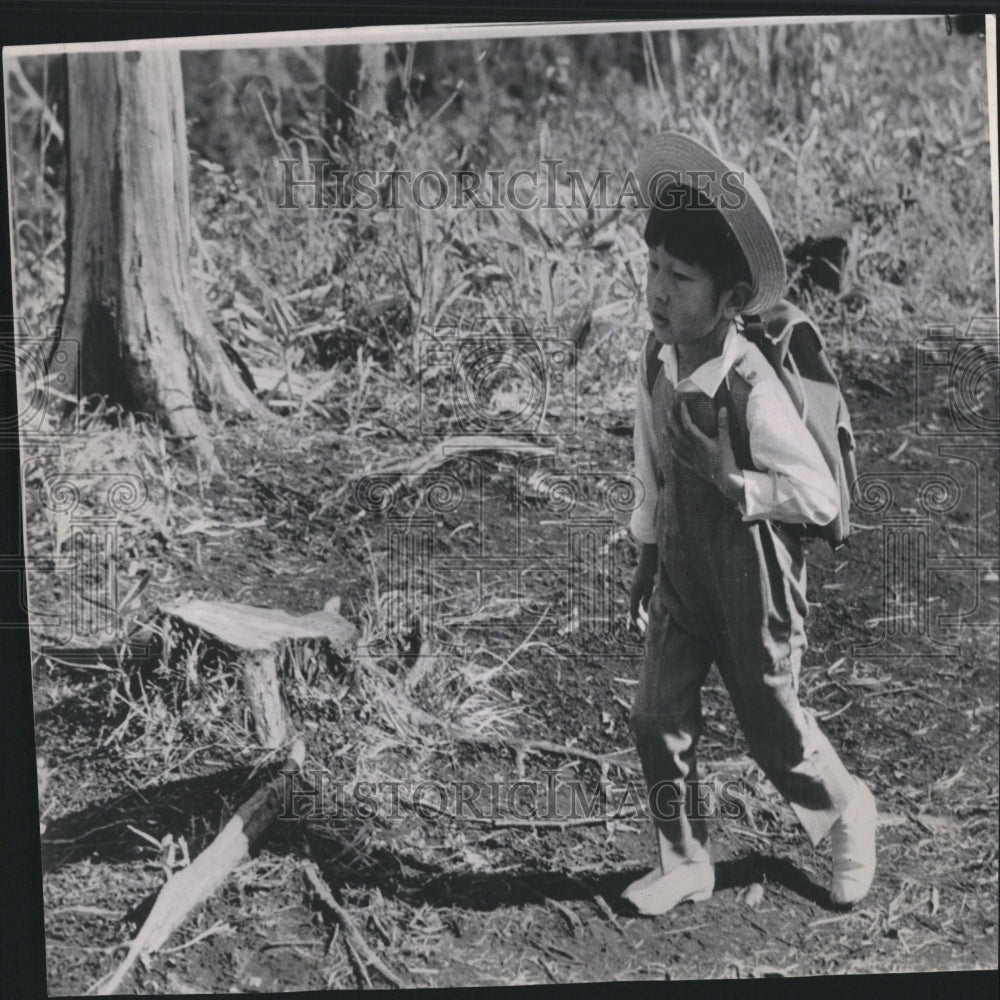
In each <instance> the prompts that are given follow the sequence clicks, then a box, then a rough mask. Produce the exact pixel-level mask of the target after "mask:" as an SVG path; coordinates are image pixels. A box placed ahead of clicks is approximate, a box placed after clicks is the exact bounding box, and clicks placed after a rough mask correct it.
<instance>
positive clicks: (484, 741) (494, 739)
mask: <svg viewBox="0 0 1000 1000" xmlns="http://www.w3.org/2000/svg"><path fill="white" fill-rule="evenodd" d="M408 712H409V714H410V717H411V718H413V719H414V721H416V722H423V723H427V724H432V725H435V726H437V727H438V728H440V729H443V730H444V731H445V732H446V733H447V734H448V735H449V736H450V737H451V738H452V739H453V740H456V741H459V742H462V743H474V744H478V745H480V746H492V747H508V748H511V749H513V750H516V751H520V752H521V753H552V754H558V755H560V756H562V757H576V758H577V759H579V760H589V761H591V762H592V763H594V764H600V765H605V764H607V765H610V766H612V767H617V768H619V769H620V770H622V771H626V772H627V771H628V768H626V767H624V766H623V765H622V764H621V763H620V762H618V761H614V760H611V759H610V755H604V754H598V753H591V752H590V751H589V750H577V749H576V748H575V747H570V746H566V744H565V743H553V742H551V741H550V740H519V739H504V738H503V737H502V736H490V735H488V734H483V733H472V732H469V731H468V730H465V729H459V728H457V727H456V726H450V725H449V724H448V723H447V722H442V721H441V719H436V718H435V717H434V716H433V715H431V714H430V713H429V712H425V711H423V709H420V708H417V707H416V706H414V707H413V708H409V707H408Z"/></svg>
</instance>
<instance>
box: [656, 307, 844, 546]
mask: <svg viewBox="0 0 1000 1000" xmlns="http://www.w3.org/2000/svg"><path fill="white" fill-rule="evenodd" d="M743 336H744V337H746V338H747V340H749V341H750V342H751V343H752V344H755V345H756V346H757V348H758V349H759V350H760V352H761V353H762V354H763V355H764V357H765V358H767V360H768V362H769V364H770V365H771V367H772V368H773V369H774V370H775V372H777V374H778V377H779V378H780V379H781V384H782V385H783V386H784V387H785V389H786V390H787V391H788V395H789V396H791V398H792V402H793V403H794V404H795V408H796V409H797V410H798V411H799V415H800V416H801V417H802V421H803V423H804V424H805V425H806V428H807V429H808V430H809V432H810V434H812V436H813V438H814V439H815V441H816V444H817V445H818V446H819V450H820V453H821V454H822V455H823V458H824V459H825V460H826V464H827V466H828V467H829V469H830V472H831V473H832V475H833V479H834V482H835V483H836V484H837V487H838V490H839V492H840V508H839V511H838V513H837V515H836V516H835V517H834V519H833V520H832V521H831V522H830V523H829V524H824V525H819V524H789V525H786V527H787V528H788V529H789V530H790V531H791V532H792V533H793V534H795V535H796V536H797V537H799V538H825V539H826V541H827V542H828V543H829V544H830V547H831V548H832V549H834V550H837V549H839V548H840V547H841V546H842V545H844V543H845V542H846V541H847V539H848V537H849V536H850V533H851V519H850V508H851V490H852V488H853V487H854V483H855V482H856V480H857V478H858V472H857V465H856V464H855V460H854V433H853V431H852V430H851V416H850V413H848V410H847V402H846V400H845V399H844V397H843V394H842V393H841V391H840V384H839V383H838V381H837V376H836V375H835V374H834V371H833V367H832V366H831V364H830V359H829V357H828V356H827V354H826V352H825V350H824V345H823V338H822V337H821V336H820V333H819V330H818V329H817V328H816V324H815V323H814V322H813V321H812V320H811V319H810V318H809V317H808V316H807V315H806V314H805V313H804V312H803V311H802V310H801V309H799V308H798V307H797V306H795V305H793V304H792V303H791V302H788V301H786V300H784V299H782V301H780V302H779V303H778V304H777V305H776V306H774V307H773V308H771V309H768V310H767V311H766V312H764V313H762V314H760V315H748V316H744V317H743ZM659 346H660V345H659V342H658V341H657V340H656V338H655V337H654V336H653V335H652V334H650V335H649V339H648V340H647V342H646V385H647V387H648V389H649V391H650V393H652V391H653V384H654V383H655V382H656V377H657V375H658V374H659V372H660V369H661V368H662V366H663V362H662V361H661V360H660V358H659V356H658V355H659ZM715 402H716V408H717V409H718V408H719V407H721V406H726V407H727V408H728V411H729V412H730V413H732V414H734V415H735V414H736V409H735V408H734V407H733V404H732V396H731V395H730V391H729V385H728V375H727V377H726V380H725V381H723V383H722V385H721V386H720V387H719V394H718V395H717V396H716V400H715ZM742 416H743V415H742V414H739V416H738V417H737V419H733V420H730V422H729V427H730V437H731V438H732V439H733V452H734V454H735V455H736V457H737V459H738V460H740V462H741V465H743V467H744V468H753V463H752V459H751V456H750V454H749V442H748V441H747V440H746V438H747V435H746V429H745V420H744V419H739V417H742Z"/></svg>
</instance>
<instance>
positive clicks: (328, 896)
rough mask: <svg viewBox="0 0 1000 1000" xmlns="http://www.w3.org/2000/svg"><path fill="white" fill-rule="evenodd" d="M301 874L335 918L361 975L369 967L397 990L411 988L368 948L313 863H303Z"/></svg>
mask: <svg viewBox="0 0 1000 1000" xmlns="http://www.w3.org/2000/svg"><path fill="white" fill-rule="evenodd" d="M302 872H303V874H304V875H305V877H306V881H307V882H308V883H309V885H310V886H311V887H312V890H313V892H315V893H316V895H317V896H318V897H319V900H320V902H321V903H322V904H323V905H324V906H325V907H326V908H327V909H328V910H329V911H330V912H331V913H332V914H333V915H334V917H336V919H337V923H338V924H340V926H341V929H342V930H343V932H344V937H345V939H346V941H347V944H348V945H349V946H350V947H351V948H352V949H353V951H354V954H355V956H356V957H357V958H358V959H359V966H360V968H361V972H362V975H365V976H367V973H365V970H364V967H365V966H366V965H369V966H371V967H372V968H373V969H375V971H376V972H378V974H379V975H380V976H382V977H383V978H384V979H385V980H386V981H387V982H390V983H392V985H393V986H395V987H396V988H397V989H408V988H411V986H412V984H410V983H407V982H406V981H405V980H404V979H402V978H401V977H400V976H399V975H397V974H396V973H395V972H393V971H392V969H390V968H389V966H387V965H386V964H385V962H383V961H382V959H381V958H379V957H378V955H376V954H375V953H374V952H373V951H372V950H371V948H369V947H368V943H367V942H366V941H365V939H364V938H363V937H362V936H361V934H360V933H359V931H358V929H357V928H356V927H355V926H354V921H353V920H351V917H350V915H349V914H348V912H347V910H345V909H344V908H343V907H342V906H341V905H340V903H338V902H337V900H336V897H335V896H334V895H333V892H332V891H331V890H330V887H329V886H328V885H327V884H326V880H325V879H324V878H323V876H322V874H320V871H319V869H318V868H317V867H316V864H315V862H313V861H303V862H302ZM369 985H370V984H369Z"/></svg>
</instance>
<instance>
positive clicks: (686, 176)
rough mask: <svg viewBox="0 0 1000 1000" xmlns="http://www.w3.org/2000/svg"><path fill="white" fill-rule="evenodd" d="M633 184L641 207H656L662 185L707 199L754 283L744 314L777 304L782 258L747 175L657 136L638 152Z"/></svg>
mask: <svg viewBox="0 0 1000 1000" xmlns="http://www.w3.org/2000/svg"><path fill="white" fill-rule="evenodd" d="M636 180H637V181H638V182H639V188H640V191H641V193H642V197H643V198H644V199H645V204H646V205H647V206H649V207H652V206H653V205H654V204H658V203H659V197H658V193H659V191H660V190H662V188H663V187H664V186H666V185H667V184H670V183H673V184H683V185H689V186H690V187H692V188H694V189H696V190H703V191H705V192H706V193H707V194H708V197H709V199H710V200H711V202H712V203H713V205H714V206H715V207H716V208H717V209H718V211H719V213H720V214H721V215H722V217H723V218H724V219H725V220H726V223H727V224H728V226H729V228H730V229H731V230H732V231H733V235H734V236H735V237H736V241H737V243H739V245H740V249H741V250H742V251H743V254H744V256H745V257H746V259H747V264H748V265H749V267H750V273H751V275H752V276H753V279H754V287H753V296H752V298H751V300H750V301H749V302H748V303H747V305H746V306H745V307H744V310H743V311H744V312H746V313H757V312H762V311H763V310H765V309H769V308H770V307H771V306H774V305H777V303H778V302H779V301H780V299H781V297H782V295H783V294H784V291H785V283H786V277H785V257H784V254H783V253H782V251H781V244H780V243H779V242H778V235H777V233H776V232H775V231H774V224H773V222H772V221H771V212H770V208H769V207H768V205H767V199H766V198H765V197H764V194H763V192H761V190H760V188H759V187H758V186H757V184H756V182H755V181H754V180H753V178H752V177H750V175H749V174H748V173H747V172H746V171H743V170H738V169H736V168H734V167H732V166H730V165H729V164H728V163H726V162H725V160H723V159H721V158H720V157H718V156H716V155H715V153H713V152H712V151H711V150H710V149H709V148H708V147H707V146H703V145H702V144H701V143H700V142H697V141H696V140H694V139H692V138H690V137H689V136H686V135H682V134H681V133H680V132H661V133H659V134H658V135H654V136H653V137H652V138H651V139H650V140H649V141H648V142H647V143H646V145H645V146H644V147H643V150H642V154H641V155H640V157H639V165H638V168H637V169H636Z"/></svg>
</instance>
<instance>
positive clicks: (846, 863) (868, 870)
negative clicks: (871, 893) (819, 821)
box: [830, 778, 878, 906]
mask: <svg viewBox="0 0 1000 1000" xmlns="http://www.w3.org/2000/svg"><path fill="white" fill-rule="evenodd" d="M854 780H855V781H856V782H857V791H856V792H855V793H854V796H853V798H852V799H851V801H850V803H849V804H848V806H847V808H846V809H845V810H844V813H843V815H842V816H841V817H840V818H839V819H838V820H837V822H836V823H834V824H833V826H832V827H831V829H830V847H831V850H832V853H833V881H832V883H831V885H830V899H831V900H833V902H834V903H836V904H837V905H838V906H850V905H851V904H852V903H856V902H857V901H858V900H859V899H861V898H862V897H864V896H865V895H866V894H867V892H868V890H869V889H870V888H871V884H872V880H873V879H874V878H875V822H876V819H877V815H878V813H877V809H876V806H875V797H874V796H873V795H872V793H871V791H870V790H869V788H868V786H867V785H866V784H865V783H864V782H863V781H861V780H860V779H858V778H855V779H854Z"/></svg>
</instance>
